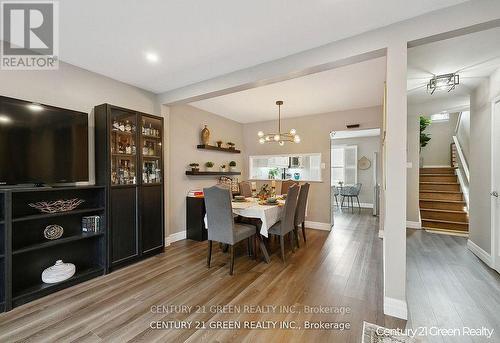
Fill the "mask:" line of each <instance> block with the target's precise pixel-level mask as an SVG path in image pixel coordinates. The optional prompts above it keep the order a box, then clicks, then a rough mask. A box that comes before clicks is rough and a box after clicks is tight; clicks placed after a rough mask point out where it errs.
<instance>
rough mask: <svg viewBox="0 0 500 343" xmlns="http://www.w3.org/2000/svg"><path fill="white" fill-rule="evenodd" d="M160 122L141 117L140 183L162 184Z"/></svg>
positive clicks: (152, 118)
mask: <svg viewBox="0 0 500 343" xmlns="http://www.w3.org/2000/svg"><path fill="white" fill-rule="evenodd" d="M162 141H163V131H162V121H161V119H158V118H154V117H149V116H145V115H143V116H142V117H141V156H142V159H141V163H142V183H143V184H160V183H161V182H162V179H161V178H162V155H163V153H162Z"/></svg>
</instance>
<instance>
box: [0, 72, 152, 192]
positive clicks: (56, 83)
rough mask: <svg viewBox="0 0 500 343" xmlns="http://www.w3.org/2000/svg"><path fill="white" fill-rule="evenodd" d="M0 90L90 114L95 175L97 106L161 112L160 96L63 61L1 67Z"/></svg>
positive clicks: (90, 137)
mask: <svg viewBox="0 0 500 343" xmlns="http://www.w3.org/2000/svg"><path fill="white" fill-rule="evenodd" d="M0 80H1V82H0V94H1V95H4V96H8V97H12V98H18V99H23V100H28V101H33V102H38V103H42V104H46V105H53V106H58V107H62V108H68V109H72V110H77V111H82V112H86V113H89V114H90V122H89V169H90V170H89V171H90V174H89V175H90V179H91V180H90V181H91V182H93V181H94V180H95V179H94V175H95V173H94V168H95V164H94V162H95V160H94V136H93V128H94V122H93V109H94V106H96V105H100V104H102V103H110V104H113V105H117V106H121V107H125V108H131V109H134V110H138V111H141V112H145V113H151V114H156V115H160V112H159V106H158V102H157V100H156V96H155V95H154V94H153V93H151V92H148V91H145V90H142V89H140V88H137V87H133V86H130V85H127V84H125V83H122V82H119V81H116V80H113V79H110V78H108V77H105V76H102V75H99V74H96V73H93V72H90V71H88V70H85V69H81V68H78V67H75V66H73V65H70V64H67V63H63V62H61V63H59V69H58V70H50V71H18V70H15V71H9V70H0Z"/></svg>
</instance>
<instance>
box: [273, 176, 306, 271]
mask: <svg viewBox="0 0 500 343" xmlns="http://www.w3.org/2000/svg"><path fill="white" fill-rule="evenodd" d="M298 194H299V187H298V186H295V185H293V186H292V187H290V188H289V189H288V193H287V197H286V200H285V206H284V208H283V211H282V212H281V219H280V220H279V221H278V222H277V223H276V224H274V225H273V226H271V227H270V228H269V233H270V234H273V235H277V236H279V237H280V247H281V258H282V260H283V263H286V260H285V235H287V234H288V235H289V237H290V244H291V246H292V251H293V252H295V239H294V237H293V235H294V227H295V226H294V224H295V209H296V208H297V198H298Z"/></svg>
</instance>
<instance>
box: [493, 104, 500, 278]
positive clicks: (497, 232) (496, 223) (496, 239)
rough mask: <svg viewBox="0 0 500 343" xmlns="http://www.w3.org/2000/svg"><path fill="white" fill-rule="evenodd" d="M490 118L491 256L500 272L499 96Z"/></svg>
mask: <svg viewBox="0 0 500 343" xmlns="http://www.w3.org/2000/svg"><path fill="white" fill-rule="evenodd" d="M491 118H492V123H491V133H492V135H491V136H492V137H491V163H492V166H491V176H492V182H491V186H492V190H491V256H492V259H493V264H494V268H495V269H496V270H497V271H498V272H499V273H500V196H499V194H500V98H497V99H496V100H495V101H494V102H493V106H492V113H491Z"/></svg>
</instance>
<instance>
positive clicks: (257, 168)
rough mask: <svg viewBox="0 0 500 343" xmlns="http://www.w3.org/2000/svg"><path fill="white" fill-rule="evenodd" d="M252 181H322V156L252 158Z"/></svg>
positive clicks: (264, 156)
mask: <svg viewBox="0 0 500 343" xmlns="http://www.w3.org/2000/svg"><path fill="white" fill-rule="evenodd" d="M248 166H249V173H248V175H249V177H250V179H251V180H270V179H276V180H286V179H293V180H297V181H321V154H319V153H313V154H293V155H292V154H285V155H260V156H250V157H249V161H248Z"/></svg>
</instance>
